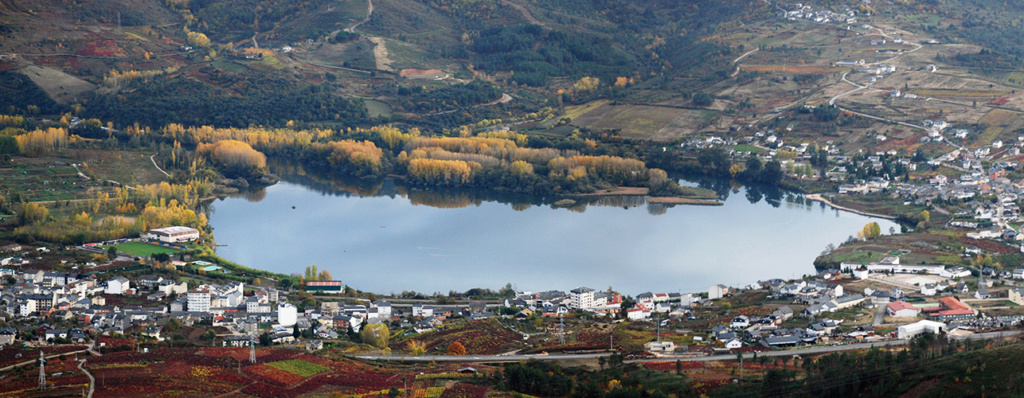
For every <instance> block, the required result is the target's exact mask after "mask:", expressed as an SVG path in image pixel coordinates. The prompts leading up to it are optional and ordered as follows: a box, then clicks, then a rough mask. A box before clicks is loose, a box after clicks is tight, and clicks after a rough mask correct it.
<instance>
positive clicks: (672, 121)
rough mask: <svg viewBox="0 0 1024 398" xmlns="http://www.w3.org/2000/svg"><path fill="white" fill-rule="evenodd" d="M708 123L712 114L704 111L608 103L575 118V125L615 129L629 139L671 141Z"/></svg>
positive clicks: (594, 128) (573, 119)
mask: <svg viewBox="0 0 1024 398" xmlns="http://www.w3.org/2000/svg"><path fill="white" fill-rule="evenodd" d="M708 120H709V112H706V111H702V110H694V109H680V108H674V107H667V106H666V107H661V106H649V105H610V104H607V103H605V104H600V105H599V106H596V107H592V108H590V109H589V110H588V111H586V112H585V113H582V114H580V115H579V116H578V117H576V118H572V125H574V126H578V127H586V128H589V129H591V130H614V131H618V134H619V135H621V136H623V137H626V138H634V139H648V140H653V141H671V140H674V139H677V138H679V137H682V136H685V135H688V134H692V133H694V132H696V131H698V130H699V129H700V128H701V127H703V126H705V125H707V122H708Z"/></svg>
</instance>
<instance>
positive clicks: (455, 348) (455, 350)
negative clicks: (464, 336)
mask: <svg viewBox="0 0 1024 398" xmlns="http://www.w3.org/2000/svg"><path fill="white" fill-rule="evenodd" d="M444 354H445V355H466V347H465V346H463V345H462V343H460V342H458V341H456V342H454V343H451V344H449V345H448V349H447V350H445V352H444Z"/></svg>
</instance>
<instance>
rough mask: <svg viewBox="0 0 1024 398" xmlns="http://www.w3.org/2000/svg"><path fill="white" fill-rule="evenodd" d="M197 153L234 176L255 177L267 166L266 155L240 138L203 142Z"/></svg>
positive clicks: (197, 148)
mask: <svg viewBox="0 0 1024 398" xmlns="http://www.w3.org/2000/svg"><path fill="white" fill-rule="evenodd" d="M196 155H198V156H201V157H205V158H207V159H209V160H211V161H212V162H214V163H215V164H217V165H219V166H221V167H222V168H223V170H224V172H225V173H226V174H229V175H234V176H241V177H254V176H257V175H260V174H263V173H264V172H265V171H266V167H267V156H266V155H264V154H263V153H261V152H260V151H257V150H255V149H253V148H252V146H250V145H249V144H247V143H245V142H242V141H238V140H224V141H217V142H215V143H212V144H204V143H201V144H199V146H197V147H196Z"/></svg>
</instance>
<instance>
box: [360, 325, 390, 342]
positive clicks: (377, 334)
mask: <svg viewBox="0 0 1024 398" xmlns="http://www.w3.org/2000/svg"><path fill="white" fill-rule="evenodd" d="M359 337H360V338H362V340H363V343H366V344H369V345H372V346H374V347H377V348H386V347H387V346H388V340H389V339H390V338H391V331H390V330H388V325H386V324H383V323H374V324H370V325H366V326H364V327H363V329H362V330H360V331H359Z"/></svg>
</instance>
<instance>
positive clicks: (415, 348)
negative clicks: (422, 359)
mask: <svg viewBox="0 0 1024 398" xmlns="http://www.w3.org/2000/svg"><path fill="white" fill-rule="evenodd" d="M405 349H406V350H408V351H409V354H411V355H423V353H424V352H426V351H427V345H426V344H425V343H423V342H422V341H417V340H409V343H408V344H406V345H405Z"/></svg>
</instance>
